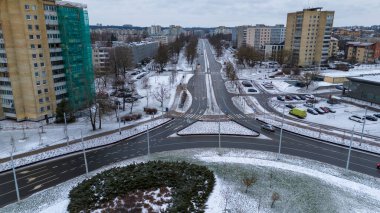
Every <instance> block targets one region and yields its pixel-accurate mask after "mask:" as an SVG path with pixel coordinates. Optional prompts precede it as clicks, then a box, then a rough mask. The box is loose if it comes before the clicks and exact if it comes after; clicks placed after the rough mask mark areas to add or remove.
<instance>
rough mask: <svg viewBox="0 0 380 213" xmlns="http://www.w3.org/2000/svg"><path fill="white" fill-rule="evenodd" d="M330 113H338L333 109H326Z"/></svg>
mask: <svg viewBox="0 0 380 213" xmlns="http://www.w3.org/2000/svg"><path fill="white" fill-rule="evenodd" d="M325 108H326V109H327V110H328V111H329V112H331V113H336V111H335V110H333V109H331V108H330V107H325Z"/></svg>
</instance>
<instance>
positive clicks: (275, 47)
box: [264, 42, 285, 60]
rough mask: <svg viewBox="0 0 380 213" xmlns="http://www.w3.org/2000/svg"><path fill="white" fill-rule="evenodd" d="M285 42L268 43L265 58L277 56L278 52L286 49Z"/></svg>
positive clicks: (265, 48)
mask: <svg viewBox="0 0 380 213" xmlns="http://www.w3.org/2000/svg"><path fill="white" fill-rule="evenodd" d="M284 46H285V45H284V42H282V43H279V44H267V45H265V47H264V53H265V59H266V60H267V59H269V58H277V55H276V54H279V52H280V51H282V50H283V49H284Z"/></svg>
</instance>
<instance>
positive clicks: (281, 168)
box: [0, 149, 380, 213]
mask: <svg viewBox="0 0 380 213" xmlns="http://www.w3.org/2000/svg"><path fill="white" fill-rule="evenodd" d="M277 157H279V158H280V159H281V160H280V161H278V160H277ZM146 160H147V158H146V157H139V158H134V159H130V160H126V161H122V162H119V163H116V164H114V165H110V166H106V167H103V168H101V169H99V170H97V171H94V172H91V173H90V176H93V175H95V174H97V173H99V172H101V171H104V170H107V169H110V168H113V167H117V166H126V165H129V164H131V163H138V162H144V161H146ZM150 160H164V161H183V160H185V161H188V162H190V163H196V164H199V165H204V166H207V167H208V168H209V169H210V170H212V171H214V173H215V175H216V179H217V181H216V185H215V187H214V190H213V192H212V193H211V195H210V197H209V200H208V202H207V203H206V204H207V209H206V213H220V212H222V211H223V210H224V209H228V210H230V212H380V202H379V201H380V179H378V178H373V177H370V176H367V175H363V174H360V173H357V172H351V171H348V173H346V172H345V171H344V169H342V168H338V167H335V166H331V165H328V164H324V163H320V162H317V161H312V160H307V159H302V158H298V157H292V156H287V155H280V156H278V155H277V154H274V153H268V152H259V151H249V150H238V149H233V150H231V149H228V150H227V149H208V150H205V149H190V150H179V151H174V152H162V153H157V154H153V155H151V157H150ZM252 176H254V177H256V179H257V181H256V182H255V183H254V184H253V185H252V186H251V187H249V188H248V191H247V193H245V186H244V185H243V184H242V179H243V178H246V177H252ZM84 179H85V177H84V176H80V177H77V178H74V179H72V180H69V181H66V182H64V183H62V184H59V185H57V186H56V187H52V188H49V189H47V190H44V191H42V192H38V193H36V194H34V195H32V196H30V197H28V198H26V199H24V200H22V201H21V202H20V203H19V204H11V205H9V206H6V207H4V208H2V209H0V212H4V213H13V212H17V213H35V212H40V213H50V212H54V213H66V212H67V211H66V208H67V206H68V204H69V199H68V193H69V191H70V189H71V188H72V187H74V186H75V185H76V184H77V183H79V182H81V181H83V180H84ZM273 192H277V193H278V194H279V195H280V199H279V200H278V201H276V202H275V204H274V206H273V208H271V203H272V201H271V195H272V193H273Z"/></svg>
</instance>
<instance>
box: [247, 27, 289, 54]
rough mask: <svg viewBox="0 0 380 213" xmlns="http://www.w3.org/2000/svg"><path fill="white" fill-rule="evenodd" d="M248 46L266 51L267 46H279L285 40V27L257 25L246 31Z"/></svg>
mask: <svg viewBox="0 0 380 213" xmlns="http://www.w3.org/2000/svg"><path fill="white" fill-rule="evenodd" d="M246 32H247V33H246V42H245V43H246V45H248V46H251V47H254V48H255V49H258V50H264V49H265V45H267V44H278V43H281V42H283V41H284V40H285V27H284V25H280V24H279V25H275V26H266V25H262V24H260V25H256V26H254V27H248V29H247V30H246Z"/></svg>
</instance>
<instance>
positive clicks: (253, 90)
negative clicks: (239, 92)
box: [248, 89, 257, 92]
mask: <svg viewBox="0 0 380 213" xmlns="http://www.w3.org/2000/svg"><path fill="white" fill-rule="evenodd" d="M248 92H257V90H255V89H248Z"/></svg>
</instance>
